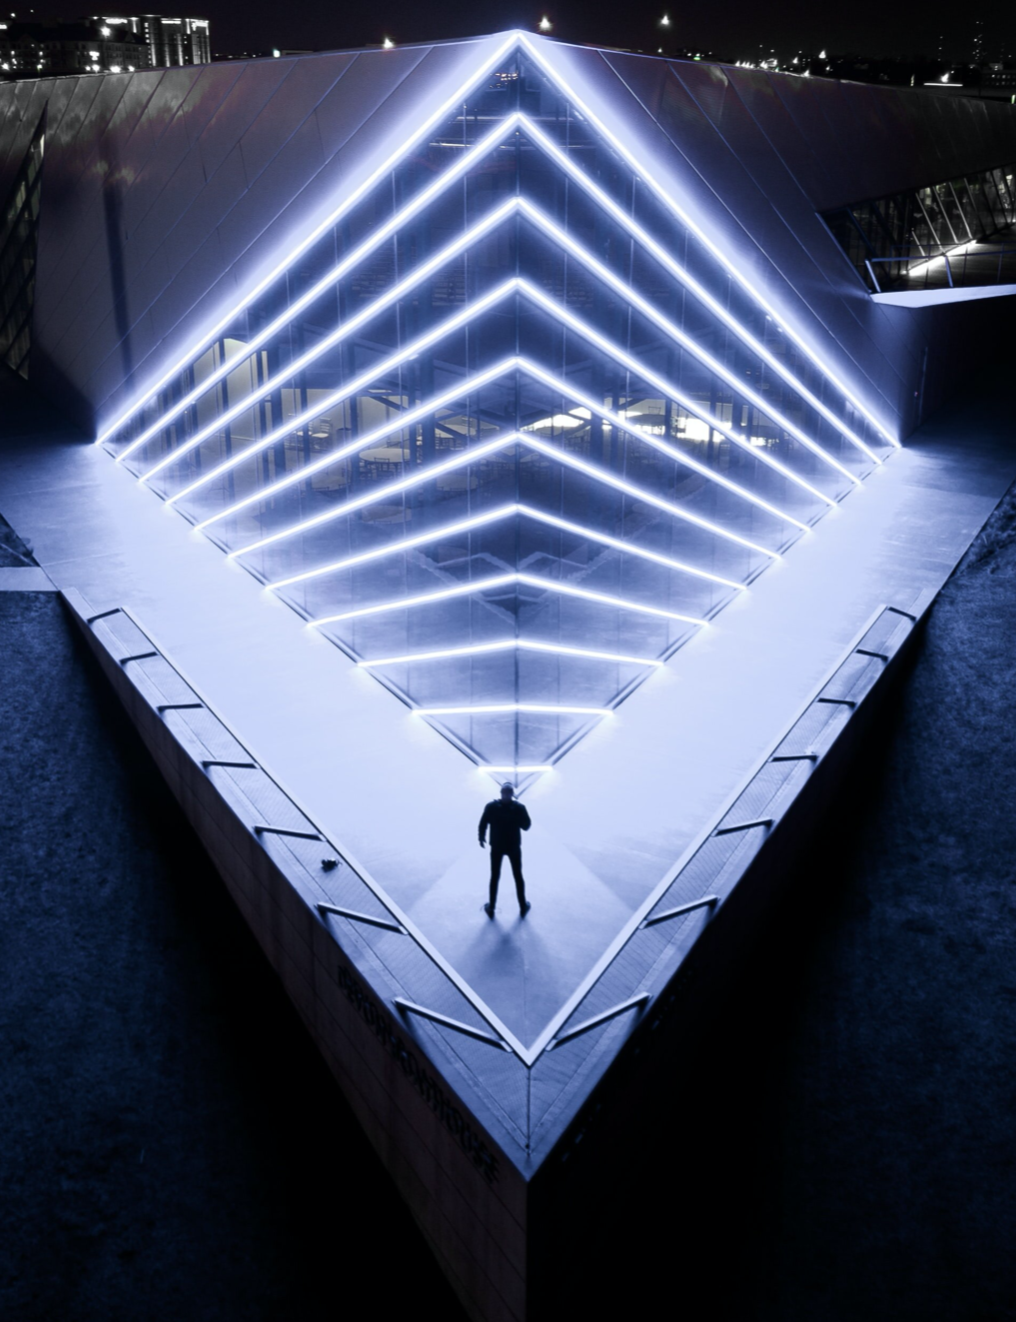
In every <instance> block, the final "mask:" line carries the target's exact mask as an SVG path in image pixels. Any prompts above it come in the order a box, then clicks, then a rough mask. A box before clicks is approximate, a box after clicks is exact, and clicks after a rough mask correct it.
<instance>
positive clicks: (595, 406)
mask: <svg viewBox="0 0 1016 1322" xmlns="http://www.w3.org/2000/svg"><path fill="white" fill-rule="evenodd" d="M518 365H519V368H520V370H522V371H525V372H528V373H529V374H530V375H531V376H534V377H536V379H537V380H538V381H542V382H543V383H544V384H545V385H547V386H550V387H551V388H553V389H554V390H556V391H558V393H559V394H561V395H562V396H564V397H565V398H568V397H570V398H571V399H574V400H576V401H577V403H578V404H579V406H580V407H581V408H584V409H586V410H587V411H588V412H590V413H595V414H596V415H597V416H598V417H600V418H602V419H603V421H604V422H609V423H610V425H611V426H612V427H616V428H617V429H618V431H623V432H626V433H627V434H628V435H629V436H634V437H635V438H636V440H639V441H642V442H644V443H645V444H646V445H648V446H650V447H651V448H652V449H654V450H656V451H657V452H658V453H659V454H662V455H664V456H665V457H666V458H668V459H670V460H671V461H672V462H674V463H678V464H682V465H683V466H684V467H685V468H690V469H691V470H692V472H694V473H698V475H699V477H701V478H704V479H705V480H707V481H710V482H712V483H714V484H715V485H716V486H721V487H723V488H725V489H726V490H727V491H729V492H731V494H732V495H735V496H740V497H741V499H742V500H746V501H748V502H749V503H750V504H752V505H755V506H757V507H758V508H759V509H762V510H765V512H766V513H767V514H771V515H772V516H773V517H774V518H776V519H780V520H781V521H782V522H784V523H789V524H792V525H793V526H794V527H795V528H799V529H800V530H801V532H809V531H810V529H809V527H808V524H806V523H803V522H802V521H801V520H800V519H797V518H795V517H794V515H793V514H787V513H786V512H785V511H783V510H780V509H777V507H776V506H775V505H770V504H769V502H768V501H767V500H763V499H762V497H761V496H756V495H755V493H754V492H750V491H748V489H747V487H742V486H741V484H740V483H739V482H734V481H732V480H731V479H730V478H728V477H724V476H723V475H722V473H717V472H715V471H714V470H713V469H711V468H708V467H707V466H706V465H705V464H700V463H699V462H698V460H697V459H693V458H692V457H691V455H689V454H686V453H685V452H684V451H683V450H678V449H677V448H676V447H675V446H672V445H668V444H667V443H666V442H665V441H662V440H660V438H659V437H658V436H651V435H650V434H649V433H648V432H647V431H645V430H643V429H642V428H641V427H639V426H638V425H637V424H636V423H634V422H630V421H629V420H628V419H627V418H623V417H622V416H621V414H620V413H618V412H617V411H616V410H614V409H609V408H607V407H606V405H604V404H599V403H597V401H596V400H595V399H593V397H592V396H591V395H587V394H586V393H585V392H584V391H582V390H579V389H576V387H575V386H573V385H571V384H570V383H569V382H567V381H563V380H562V379H561V378H560V377H556V376H555V375H554V374H553V372H547V371H544V369H543V368H542V367H540V366H539V365H538V364H537V363H534V362H533V361H532V359H529V358H521V359H520V360H519V364H518ZM702 421H703V422H709V418H708V417H706V418H703V419H702ZM711 425H712V424H711V423H710V426H711ZM713 430H714V431H720V433H721V435H724V436H726V435H727V433H726V431H725V430H722V429H721V428H719V427H715V428H713ZM525 439H526V440H527V441H528V440H530V439H531V437H530V434H529V433H528V432H527V433H526V437H525ZM532 439H536V438H532ZM749 453H750V451H749ZM825 499H826V501H827V503H828V504H830V505H832V504H834V503H835V502H833V501H830V500H828V497H826V498H825Z"/></svg>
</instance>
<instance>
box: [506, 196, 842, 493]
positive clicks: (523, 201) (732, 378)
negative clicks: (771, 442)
mask: <svg viewBox="0 0 1016 1322" xmlns="http://www.w3.org/2000/svg"><path fill="white" fill-rule="evenodd" d="M518 203H519V207H520V209H521V210H522V211H523V212H524V213H525V214H526V215H528V216H529V217H530V219H531V220H532V221H533V223H534V224H535V225H538V226H539V227H540V229H542V230H544V231H545V232H546V233H548V234H549V235H550V236H551V237H552V238H553V239H554V241H555V242H556V243H558V244H559V245H560V246H561V247H562V248H565V249H566V250H567V251H569V252H571V253H572V254H573V255H574V256H575V257H576V258H577V259H578V260H579V261H580V262H582V263H583V265H585V266H586V267H588V269H589V270H590V271H591V272H592V273H593V274H594V275H595V276H596V277H597V278H598V279H600V280H602V281H603V282H604V284H609V285H610V286H611V287H612V288H613V289H615V290H616V291H617V293H618V295H619V296H620V297H621V298H623V299H624V301H625V302H626V303H630V304H631V306H632V307H635V308H637V309H638V310H639V312H641V313H642V315H643V316H644V317H646V318H647V319H649V320H651V321H653V322H655V323H656V325H657V326H658V327H659V328H660V330H662V331H663V332H664V334H666V335H669V336H670V338H671V339H672V340H674V341H675V343H677V344H680V345H681V347H682V348H684V349H687V350H688V351H689V353H691V354H693V355H694V356H695V357H696V358H697V359H698V360H699V362H700V363H702V364H703V366H705V367H706V368H707V369H708V370H709V371H710V372H712V373H713V374H714V375H716V376H718V377H720V378H721V379H722V380H724V381H726V382H727V384H728V385H729V386H730V387H731V389H732V390H734V391H735V392H736V393H737V394H739V395H743V396H744V398H745V399H747V400H748V401H749V402H750V403H751V404H753V405H754V406H755V408H757V409H758V410H759V412H760V413H762V414H764V415H765V416H766V417H768V418H771V419H772V420H773V422H775V423H776V424H777V425H778V426H780V427H782V428H783V430H784V431H786V432H788V433H789V434H790V435H791V436H795V437H796V438H797V439H798V440H799V441H800V442H801V443H802V445H806V446H807V447H808V448H809V449H810V450H814V451H815V452H816V453H818V454H821V455H822V457H823V458H828V455H827V453H826V451H825V450H824V449H823V448H822V447H821V446H820V445H818V443H817V442H816V441H813V440H812V439H811V438H810V437H809V436H808V435H807V434H806V433H805V432H803V431H802V430H801V429H800V428H799V427H798V426H797V424H796V423H794V422H791V420H790V419H789V418H787V417H785V416H784V415H783V414H782V413H781V412H780V411H779V409H777V408H774V407H773V405H772V404H768V403H766V401H765V400H764V399H763V398H762V396H761V395H759V394H757V393H756V391H754V390H753V389H752V388H751V386H749V385H746V384H745V383H744V382H743V381H742V380H741V379H740V378H739V377H738V376H737V375H736V374H735V373H734V372H732V371H731V370H730V368H729V367H727V366H726V365H725V364H724V363H721V362H720V361H719V359H718V358H714V357H713V356H712V354H711V353H710V352H709V351H708V349H706V348H704V346H702V345H700V344H698V343H696V341H695V340H694V339H692V337H691V336H690V335H688V334H687V333H686V332H685V331H683V330H682V329H681V328H680V327H679V326H677V325H675V324H674V322H672V321H671V320H670V319H669V318H668V317H666V316H664V315H663V313H662V312H659V311H658V310H657V309H656V308H654V307H653V305H652V304H651V303H650V302H648V301H647V300H646V299H644V298H643V297H642V295H641V294H638V293H636V291H635V290H634V289H633V288H632V286H631V285H628V284H626V283H625V282H624V281H623V280H622V279H621V278H620V277H619V276H617V275H615V274H614V272H613V271H611V270H609V269H608V268H607V267H606V266H604V265H603V263H602V262H600V261H598V260H597V259H596V258H595V257H594V256H593V254H592V253H591V252H589V251H588V249H586V248H584V247H583V246H582V245H581V244H580V243H577V242H576V241H575V240H574V239H573V238H572V237H571V236H570V235H569V234H566V233H565V231H564V230H562V229H561V228H560V227H559V226H557V225H555V223H554V222H553V221H552V220H551V218H550V217H549V216H548V215H547V214H546V213H545V212H543V211H540V210H539V208H538V207H535V206H533V204H532V203H531V202H530V201H529V200H528V199H527V198H524V197H520V198H519V199H518ZM843 471H846V470H843ZM847 476H848V477H851V479H852V480H853V481H855V482H857V481H859V479H857V478H854V477H853V476H852V474H850V473H848V474H847Z"/></svg>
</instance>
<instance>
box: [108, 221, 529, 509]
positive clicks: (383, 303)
mask: <svg viewBox="0 0 1016 1322" xmlns="http://www.w3.org/2000/svg"><path fill="white" fill-rule="evenodd" d="M509 210H511V208H510V207H501V208H499V209H498V210H497V211H496V212H494V213H493V214H492V215H491V216H489V217H487V219H486V220H484V221H481V222H480V224H479V225H477V226H476V227H475V228H474V229H473V230H470V231H468V232H467V233H466V234H463V235H461V236H460V237H459V238H458V239H456V240H455V241H454V242H453V243H451V244H449V245H448V247H447V248H443V249H442V250H441V252H440V253H438V254H437V255H436V256H434V257H432V258H430V259H429V260H428V261H426V262H424V263H423V265H422V266H420V267H417V268H416V269H415V270H414V271H412V272H411V273H410V274H409V275H408V276H406V278H405V279H404V280H400V281H399V282H398V284H396V285H393V286H392V287H391V288H390V289H389V290H387V291H386V292H385V293H384V294H383V295H382V296H381V297H380V298H378V299H375V301H374V302H373V303H371V304H369V305H368V306H367V307H365V308H362V309H361V310H360V311H359V312H358V313H357V314H356V316H355V317H350V318H349V320H348V321H344V322H342V323H341V325H339V326H337V327H336V328H335V329H334V330H333V331H332V332H331V334H330V335H326V336H325V337H324V338H323V339H321V340H319V341H318V343H317V344H315V345H314V347H313V348H312V349H308V350H307V352H306V353H303V354H301V355H300V356H299V357H298V358H294V359H293V361H292V362H291V363H287V364H286V366H285V367H284V368H282V369H281V370H280V371H278V372H276V374H275V376H273V377H271V378H269V379H268V380H267V381H264V382H262V384H261V385H260V386H258V387H257V389H256V390H253V391H251V392H250V393H249V394H247V395H245V396H244V397H243V398H242V399H241V400H238V401H237V403H236V404H234V405H233V406H232V407H231V408H229V409H227V410H226V411H225V412H224V413H220V414H218V415H217V416H216V417H215V418H213V419H212V421H211V422H210V423H208V425H207V426H206V427H203V428H202V429H201V430H200V431H198V432H196V433H195V434H194V435H193V436H191V437H190V438H189V439H188V440H187V441H186V442H185V443H184V444H183V445H179V446H177V448H176V449H175V450H172V451H170V453H169V454H168V455H166V456H165V457H164V458H163V459H161V460H160V461H159V462H158V463H157V464H154V465H153V466H152V467H151V468H149V469H148V470H147V472H145V473H143V474H142V476H141V477H140V479H139V481H141V482H147V481H148V480H149V479H150V478H152V477H154V476H155V475H156V473H159V472H161V471H162V469H164V468H166V467H168V466H169V465H170V464H174V463H176V462H177V461H178V460H180V459H182V458H183V456H184V455H186V454H189V453H190V451H191V450H194V449H196V448H197V446H199V445H200V444H201V443H202V442H203V441H206V440H207V439H208V438H209V436H214V435H215V433H216V432H218V431H220V430H221V429H222V428H223V427H225V426H226V425H227V424H228V423H229V422H231V421H232V420H233V419H234V418H237V417H239V416H240V415H241V414H243V413H246V412H247V411H248V410H249V409H251V408H252V407H253V406H254V405H255V404H256V403H258V401H259V400H262V399H265V398H266V397H267V396H269V395H270V394H272V392H273V391H276V390H279V389H281V388H282V387H283V386H284V385H285V384H286V382H289V381H293V380H294V379H295V378H296V377H297V376H298V375H299V374H300V372H302V371H303V370H304V368H306V367H309V366H310V365H311V363H313V362H315V361H316V359H318V358H320V357H321V356H322V355H323V354H326V353H328V352H329V351H330V350H331V349H334V348H335V347H336V345H338V344H341V343H342V341H343V340H346V339H348V338H349V336H350V335H353V334H355V332H356V331H358V330H360V329H361V328H362V327H363V326H365V325H367V323H368V322H370V321H371V320H372V319H373V318H374V317H376V316H377V315H378V314H379V313H380V312H383V311H384V310H385V309H386V308H389V307H391V306H392V304H393V303H397V302H398V300H399V299H400V298H403V297H404V296H405V295H406V294H408V293H410V292H412V290H413V289H415V288H416V286H417V285H418V284H421V283H422V282H423V281H424V280H426V279H428V278H429V277H430V276H431V275H433V274H434V272H435V271H437V270H438V269H439V268H440V267H442V266H443V265H444V264H445V263H446V262H449V261H452V260H453V259H454V258H455V257H457V256H458V255H459V253H460V252H462V251H463V249H465V248H467V247H468V246H469V245H470V244H472V243H473V242H475V241H476V239H477V238H479V237H481V236H482V235H483V234H486V233H487V232H488V230H490V229H491V228H492V227H493V226H494V225H496V224H498V223H499V222H500V221H501V220H502V219H503V218H504V215H505V214H507V212H508V211H509ZM237 361H238V359H233V360H232V361H231V363H230V365H229V370H230V371H232V370H233V368H234V367H235V366H236V363H237ZM357 379H358V380H359V381H364V380H366V379H367V374H366V373H364V374H362V375H361V376H360V377H359V378H357ZM322 411H323V410H322V409H320V408H319V409H318V412H322ZM160 429H161V428H160ZM293 430H295V427H294V426H293V425H292V424H290V425H289V427H288V429H287V433H284V434H288V431H293ZM274 434H275V435H278V430H276V432H275V433H274ZM248 452H249V449H248V450H247V451H244V452H243V454H247V453H248ZM126 453H127V452H126V451H125V452H124V456H123V457H125V458H126ZM188 489H189V488H188ZM180 494H183V493H180ZM178 498H179V497H174V499H178Z"/></svg>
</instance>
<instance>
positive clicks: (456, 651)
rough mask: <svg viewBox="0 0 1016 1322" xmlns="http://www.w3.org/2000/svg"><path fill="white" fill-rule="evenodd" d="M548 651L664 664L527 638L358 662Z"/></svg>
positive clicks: (370, 663)
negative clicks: (538, 641)
mask: <svg viewBox="0 0 1016 1322" xmlns="http://www.w3.org/2000/svg"><path fill="white" fill-rule="evenodd" d="M515 650H518V651H520V652H547V653H549V654H551V655H553V656H574V657H577V658H579V659H580V660H584V661H612V662H616V663H617V664H618V665H626V666H662V665H663V662H662V661H658V660H655V659H654V658H652V657H646V656H623V655H618V654H617V653H615V652H594V651H590V650H589V649H587V648H583V647H563V646H561V645H560V644H557V643H536V642H531V641H530V640H529V639H526V638H506V639H505V640H504V641H503V642H499V643H474V644H473V645H472V646H471V647H446V648H442V649H441V650H440V651H437V652H412V653H410V654H408V655H407V656H386V657H379V658H378V659H377V660H373V661H366V660H364V661H358V662H357V663H356V664H357V665H358V666H362V667H363V668H364V669H373V668H376V667H380V666H408V665H414V664H415V663H416V662H417V661H442V660H445V659H447V658H449V657H458V656H481V655H484V654H486V653H490V652H512V651H515Z"/></svg>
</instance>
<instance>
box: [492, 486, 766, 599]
mask: <svg viewBox="0 0 1016 1322" xmlns="http://www.w3.org/2000/svg"><path fill="white" fill-rule="evenodd" d="M515 508H516V510H517V511H518V513H519V514H523V515H526V516H528V517H529V518H530V519H537V520H539V522H541V523H547V524H549V525H550V526H551V527H552V528H559V529H560V530H561V531H562V532H570V533H574V534H575V536H576V537H585V538H588V539H589V540H590V541H593V542H602V543H603V544H604V546H609V547H610V548H611V550H614V551H621V552H623V553H624V554H625V555H634V556H638V557H639V558H640V559H642V560H651V561H652V562H653V564H657V565H661V566H662V567H663V568H664V569H672V570H675V571H676V572H677V573H679V574H692V575H693V576H694V577H695V578H704V579H705V580H706V581H707V582H709V583H717V584H719V585H720V586H721V587H725V588H732V589H733V590H734V591H735V592H745V591H747V589H746V588H745V586H744V584H743V583H735V582H734V580H733V579H731V578H723V577H722V576H721V575H720V574H711V573H709V572H708V570H705V569H696V568H695V567H694V566H693V565H689V564H686V563H685V562H684V561H683V560H673V559H671V557H670V556H666V555H659V554H658V553H657V552H656V551H649V550H646V548H645V547H642V546H638V545H636V543H635V542H632V541H622V540H621V539H620V538H619V537H611V536H609V534H607V533H605V532H595V531H594V530H593V529H592V528H585V527H583V526H582V525H581V524H578V523H570V522H569V521H568V520H567V519H561V518H558V516H557V515H556V514H546V513H544V511H543V510H538V509H534V508H533V507H532V506H531V505H517V506H516V507H515Z"/></svg>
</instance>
